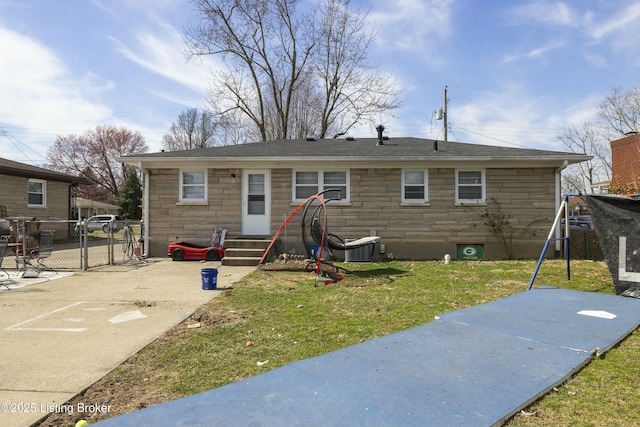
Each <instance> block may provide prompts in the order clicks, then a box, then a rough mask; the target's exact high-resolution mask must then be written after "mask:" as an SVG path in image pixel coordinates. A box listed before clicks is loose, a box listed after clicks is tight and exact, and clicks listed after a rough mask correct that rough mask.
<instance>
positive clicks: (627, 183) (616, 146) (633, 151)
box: [611, 132, 640, 193]
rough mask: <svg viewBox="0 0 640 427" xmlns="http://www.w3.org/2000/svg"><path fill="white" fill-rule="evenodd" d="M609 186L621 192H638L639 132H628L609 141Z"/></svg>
mask: <svg viewBox="0 0 640 427" xmlns="http://www.w3.org/2000/svg"><path fill="white" fill-rule="evenodd" d="M611 187H613V188H615V189H616V190H621V191H622V192H623V193H637V192H640V134H638V132H630V133H628V134H626V136H625V137H624V138H620V139H617V140H615V141H611Z"/></svg>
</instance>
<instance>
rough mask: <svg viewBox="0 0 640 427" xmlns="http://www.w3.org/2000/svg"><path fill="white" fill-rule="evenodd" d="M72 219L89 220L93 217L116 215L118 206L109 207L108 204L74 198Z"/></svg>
mask: <svg viewBox="0 0 640 427" xmlns="http://www.w3.org/2000/svg"><path fill="white" fill-rule="evenodd" d="M74 207H75V211H74V212H75V213H74V219H75V218H77V217H78V215H79V216H80V218H90V217H92V216H94V215H101V214H111V215H117V214H118V211H119V210H120V206H117V205H111V204H109V203H104V202H98V201H96V200H89V199H85V198H84V197H76V201H75V206H74Z"/></svg>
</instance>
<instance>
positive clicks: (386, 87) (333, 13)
mask: <svg viewBox="0 0 640 427" xmlns="http://www.w3.org/2000/svg"><path fill="white" fill-rule="evenodd" d="M350 3H351V1H350V0H324V1H323V3H322V6H321V13H320V17H321V18H320V25H319V26H318V36H317V48H316V54H315V55H314V66H315V70H316V73H317V77H318V78H319V79H320V81H321V84H322V85H323V92H322V107H321V108H322V111H321V117H320V132H319V137H321V138H324V137H325V136H326V135H327V134H345V133H346V132H347V131H348V130H349V129H351V128H352V127H353V126H354V125H356V124H357V123H359V122H360V121H362V120H364V121H368V122H371V123H373V120H375V119H376V118H377V116H378V114H379V113H381V112H385V111H392V110H395V109H397V108H399V107H400V106H401V105H402V104H401V103H400V102H399V101H398V100H397V96H398V94H399V91H398V90H397V89H395V88H394V82H393V79H392V76H391V75H389V74H384V73H379V72H377V70H376V67H375V66H373V65H371V64H370V63H369V60H368V52H369V47H370V46H371V44H372V43H373V41H374V39H375V35H374V33H373V32H370V31H368V29H367V26H366V14H361V13H359V11H356V10H352V9H351V5H350Z"/></svg>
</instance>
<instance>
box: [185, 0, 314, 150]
mask: <svg viewBox="0 0 640 427" xmlns="http://www.w3.org/2000/svg"><path fill="white" fill-rule="evenodd" d="M192 3H193V5H194V7H195V9H196V11H197V12H198V13H199V14H200V16H201V20H200V23H199V25H194V26H190V27H188V28H187V30H186V32H185V35H186V41H187V48H188V52H189V55H190V56H191V57H194V56H200V55H212V54H213V55H216V54H219V55H221V56H222V58H223V59H224V61H225V64H226V65H227V71H221V72H219V73H218V74H217V75H216V76H215V80H216V84H215V86H216V88H217V90H216V92H215V95H214V96H215V97H216V98H218V99H219V100H224V101H226V110H223V111H220V112H221V113H224V112H226V111H232V110H240V111H242V112H243V113H244V114H245V115H246V116H247V117H249V118H250V119H251V121H252V122H253V123H254V125H255V126H256V128H257V129H258V133H259V134H260V136H261V138H262V140H266V139H267V128H266V123H267V121H268V119H269V118H270V119H271V120H272V122H273V125H274V128H273V131H272V133H273V137H274V138H275V139H279V138H287V137H288V124H289V113H290V111H291V106H292V98H293V93H294V92H295V89H296V87H297V86H298V84H299V79H300V76H301V73H302V71H303V70H304V68H305V65H306V63H307V61H308V60H309V56H310V54H311V49H312V47H313V43H314V40H313V38H312V35H313V32H309V31H307V28H308V26H309V25H310V22H309V21H308V19H307V17H306V16H305V15H302V16H300V17H298V16H296V14H295V13H294V12H295V8H296V6H297V3H298V0H215V1H210V0H193V2H192ZM223 104H224V103H221V102H219V105H223ZM270 107H273V108H272V109H271V108H270ZM269 114H271V117H268V115H269Z"/></svg>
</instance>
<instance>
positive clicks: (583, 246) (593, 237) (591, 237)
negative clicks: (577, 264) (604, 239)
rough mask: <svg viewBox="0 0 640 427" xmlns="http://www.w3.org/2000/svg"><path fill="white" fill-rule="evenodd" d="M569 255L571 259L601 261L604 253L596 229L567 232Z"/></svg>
mask: <svg viewBox="0 0 640 427" xmlns="http://www.w3.org/2000/svg"><path fill="white" fill-rule="evenodd" d="M563 252H564V245H563ZM569 256H570V258H571V259H585V260H592V261H603V260H604V254H603V252H602V247H600V241H598V236H597V234H596V230H594V229H585V230H577V229H576V230H571V231H570V232H569Z"/></svg>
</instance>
